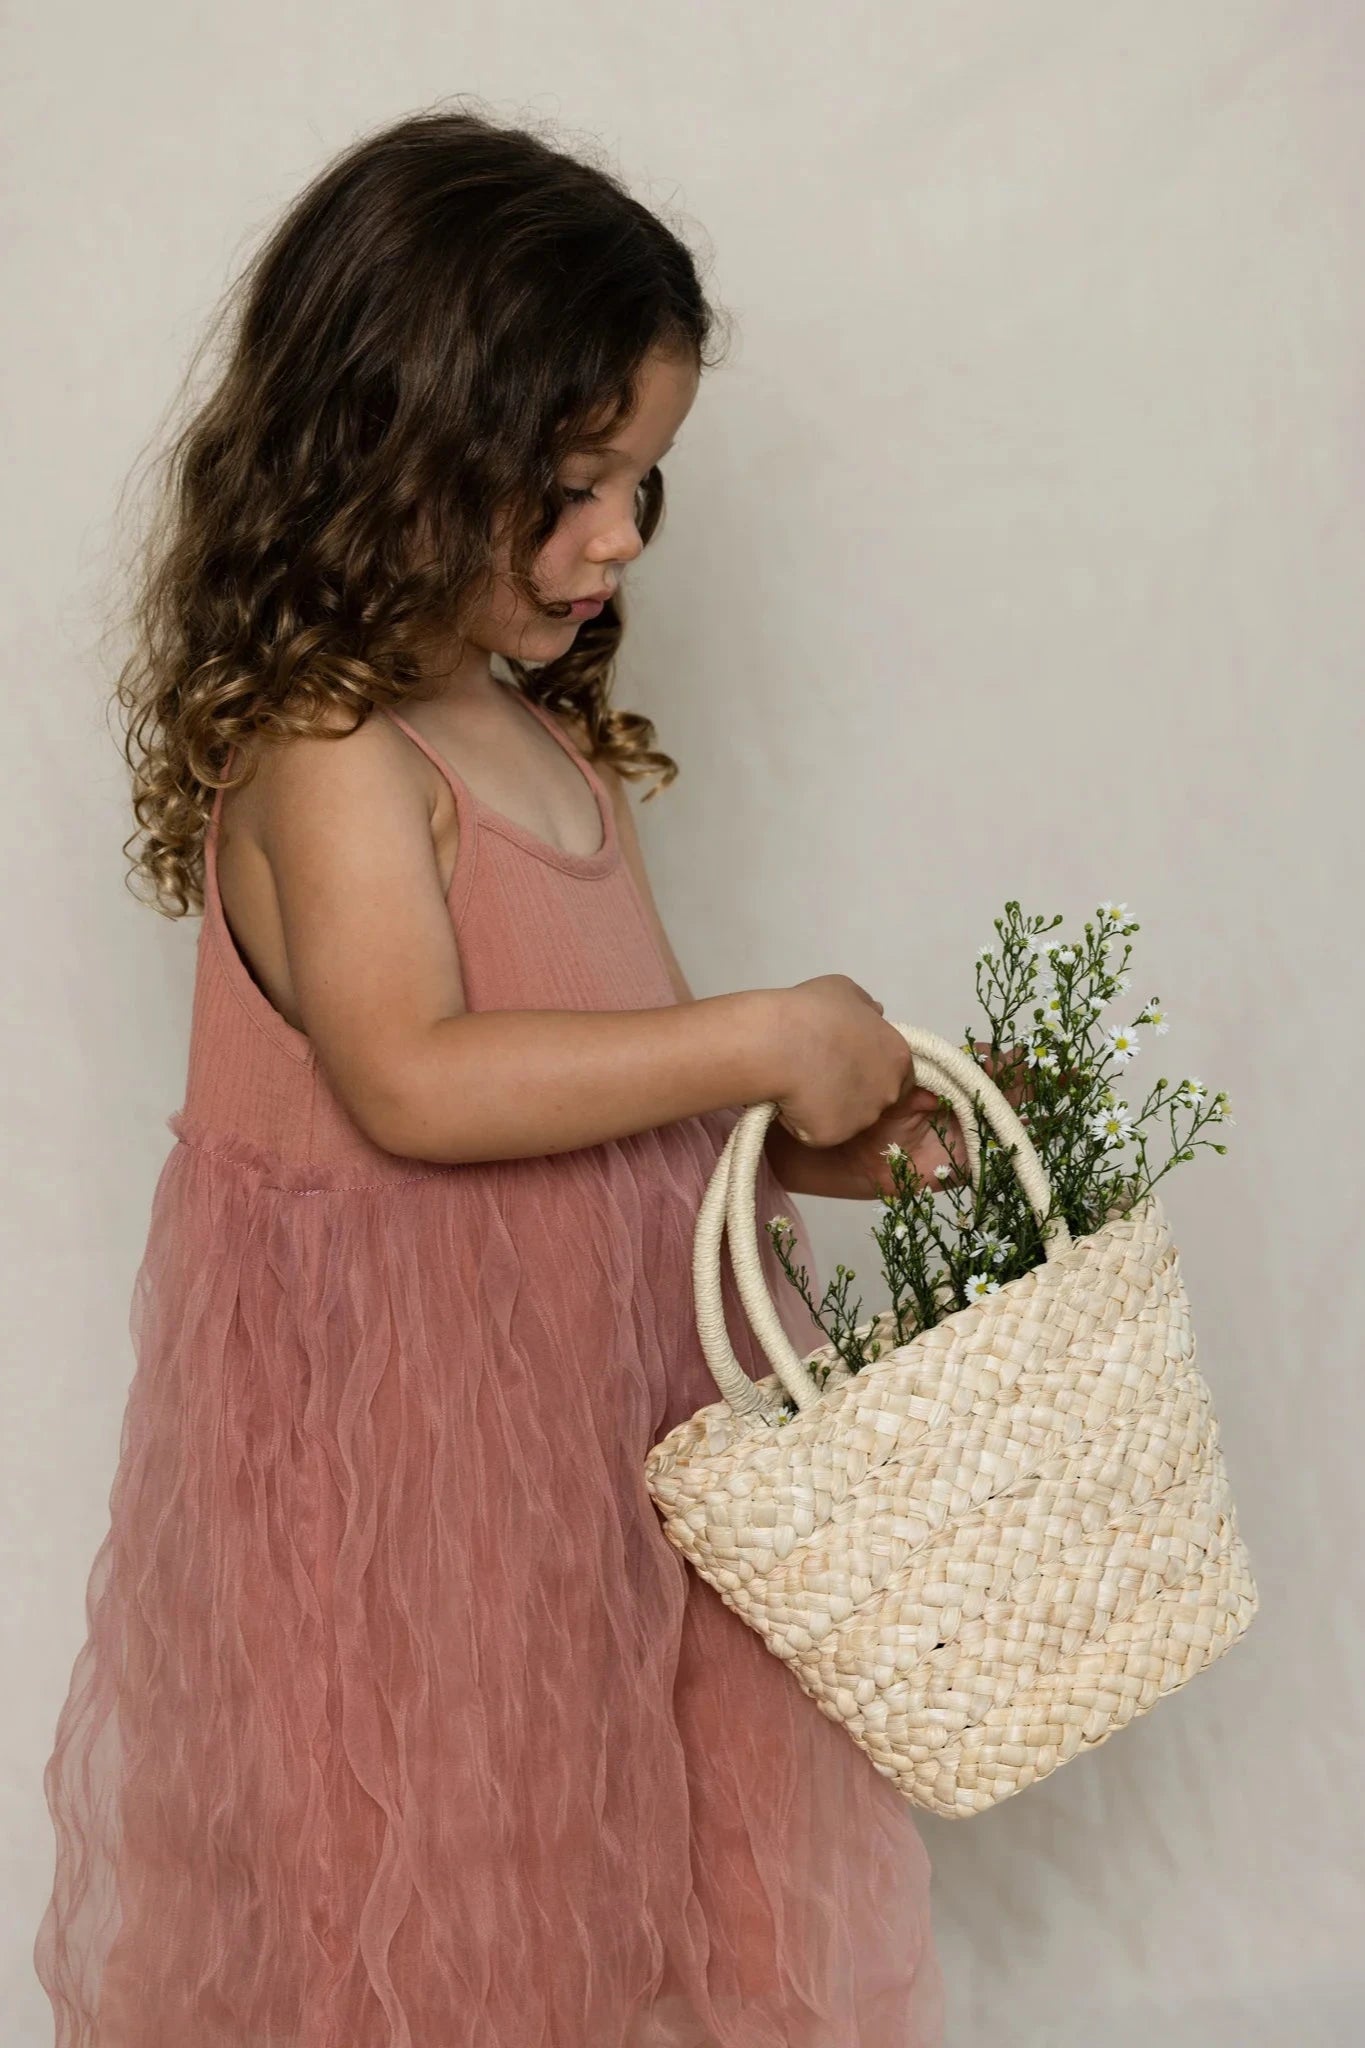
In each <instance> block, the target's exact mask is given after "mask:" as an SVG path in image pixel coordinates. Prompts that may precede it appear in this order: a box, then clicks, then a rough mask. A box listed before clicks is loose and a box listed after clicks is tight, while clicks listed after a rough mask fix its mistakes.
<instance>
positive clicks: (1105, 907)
mask: <svg viewBox="0 0 1365 2048" xmlns="http://www.w3.org/2000/svg"><path fill="white" fill-rule="evenodd" d="M1098 916H1099V917H1100V919H1101V922H1102V923H1103V924H1106V925H1121V924H1131V923H1132V922H1133V920H1132V918H1131V917H1130V916H1129V914H1128V905H1127V904H1126V903H1114V902H1111V901H1110V900H1109V899H1108V898H1106V900H1105V901H1104V902H1103V903H1101V905H1100V907H1099V911H1098Z"/></svg>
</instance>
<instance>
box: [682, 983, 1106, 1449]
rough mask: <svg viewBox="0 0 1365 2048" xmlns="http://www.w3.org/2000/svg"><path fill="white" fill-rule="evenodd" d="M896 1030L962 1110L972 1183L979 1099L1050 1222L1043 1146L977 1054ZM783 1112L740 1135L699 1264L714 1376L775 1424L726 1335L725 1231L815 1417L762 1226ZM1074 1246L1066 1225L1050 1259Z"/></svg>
mask: <svg viewBox="0 0 1365 2048" xmlns="http://www.w3.org/2000/svg"><path fill="white" fill-rule="evenodd" d="M888 1021H889V1020H888ZM892 1028H893V1029H894V1030H896V1031H899V1032H900V1034H901V1036H902V1037H903V1038H904V1039H905V1041H906V1043H907V1045H908V1046H909V1047H910V1049H911V1051H912V1052H913V1054H914V1056H915V1079H916V1082H917V1083H918V1085H919V1086H920V1087H922V1088H931V1089H933V1090H934V1092H935V1093H936V1094H939V1095H945V1096H946V1097H947V1098H948V1101H949V1102H950V1104H951V1105H952V1108H953V1110H954V1111H955V1113H956V1115H957V1120H958V1123H959V1124H960V1125H961V1128H962V1135H963V1138H964V1140H965V1142H966V1147H967V1174H968V1178H969V1179H970V1180H973V1181H976V1180H979V1178H980V1173H981V1156H980V1146H979V1144H978V1141H977V1134H976V1118H975V1115H974V1103H975V1100H977V1099H979V1101H980V1104H981V1109H982V1113H983V1115H984V1117H985V1120H986V1122H987V1123H988V1124H989V1125H990V1126H991V1128H992V1130H993V1131H994V1132H995V1135H996V1137H997V1138H998V1139H999V1140H1000V1142H1001V1144H1002V1145H1005V1146H1010V1145H1015V1146H1017V1147H1018V1150H1017V1151H1016V1153H1015V1155H1014V1160H1013V1165H1014V1171H1015V1175H1016V1178H1017V1179H1018V1181H1019V1184H1020V1186H1021V1187H1022V1189H1023V1191H1024V1196H1025V1198H1026V1200H1027V1201H1028V1204H1029V1207H1030V1208H1031V1209H1032V1211H1033V1213H1034V1216H1035V1217H1036V1218H1037V1219H1038V1220H1039V1222H1041V1221H1042V1219H1043V1217H1044V1216H1045V1215H1046V1214H1047V1212H1048V1209H1049V1208H1050V1207H1051V1204H1052V1188H1051V1185H1050V1183H1049V1181H1048V1177H1047V1174H1046V1172H1045V1171H1044V1168H1043V1163H1042V1161H1041V1160H1040V1159H1039V1157H1038V1154H1037V1151H1036V1150H1035V1148H1034V1144H1033V1141H1032V1139H1031V1138H1030V1137H1029V1134H1028V1132H1027V1130H1026V1129H1025V1128H1024V1126H1023V1124H1022V1123H1021V1122H1020V1121H1019V1118H1018V1117H1017V1116H1016V1114H1015V1112H1014V1108H1013V1105H1012V1104H1011V1103H1010V1101H1009V1100H1008V1098H1007V1097H1006V1096H1005V1095H1004V1094H1003V1093H1002V1092H1001V1090H1000V1089H999V1087H998V1086H997V1085H996V1083H995V1082H994V1081H993V1080H992V1079H991V1077H990V1075H989V1074H988V1073H987V1072H986V1070H985V1069H984V1067H982V1066H981V1065H979V1063H978V1062H977V1061H976V1060H975V1059H973V1058H972V1056H971V1055H970V1054H969V1053H966V1052H964V1051H963V1050H962V1048H961V1047H960V1046H956V1045H952V1044H950V1043H949V1041H948V1040H947V1039H946V1038H941V1037H940V1036H939V1034H938V1033H937V1032H935V1031H923V1030H920V1029H919V1028H918V1027H917V1026H915V1025H913V1024H894V1025H893V1026H892ZM777 1112H778V1104H777V1103H776V1102H755V1103H753V1104H751V1105H750V1107H749V1108H747V1109H746V1110H745V1111H744V1112H743V1114H742V1115H741V1116H740V1117H739V1118H738V1120H737V1121H736V1123H735V1124H734V1126H733V1128H732V1129H731V1131H730V1134H729V1136H728V1137H727V1139H726V1141H725V1145H724V1147H723V1149H722V1151H721V1154H720V1157H719V1158H718V1159H717V1161H716V1165H715V1169H714V1171H713V1173H712V1175H711V1179H710V1181H709V1183H708V1185H707V1188H706V1192H705V1194H704V1195H703V1197H702V1201H701V1207H700V1209H699V1211H698V1214H697V1228H696V1234H695V1238H694V1241H693V1259H692V1280H693V1288H694V1292H695V1296H696V1317H697V1334H698V1336H699V1337H700V1339H701V1346H702V1350H703V1352H704V1353H705V1356H706V1362H707V1364H708V1365H709V1366H710V1368H711V1375H712V1377H713V1379H714V1380H715V1382H716V1385H717V1386H718V1387H719V1388H720V1391H721V1393H722V1394H723V1395H724V1396H725V1399H726V1400H727V1401H728V1402H729V1404H730V1406H731V1408H732V1409H734V1411H735V1412H736V1414H739V1415H759V1414H761V1415H763V1416H765V1418H770V1417H771V1414H772V1412H773V1404H772V1403H771V1401H770V1400H769V1399H767V1398H765V1396H764V1395H763V1394H761V1393H759V1391H758V1389H757V1386H756V1384H755V1382H754V1381H753V1380H752V1379H751V1378H750V1377H749V1375H748V1373H747V1372H745V1370H744V1368H743V1367H742V1366H741V1365H740V1364H739V1362H738V1360H737V1359H736V1357H735V1354H734V1352H733V1350H732V1349H731V1346H730V1340H729V1337H728V1335H727V1332H726V1329H725V1318H724V1313H723V1310H722V1306H721V1291H720V1240H721V1233H722V1230H727V1229H728V1237H729V1245H730V1259H731V1263H732V1265H733V1266H734V1270H735V1279H736V1281H737V1283H738V1286H739V1294H740V1299H741V1301H742V1302H743V1304H744V1309H745V1313H746V1315H747V1317H748V1320H749V1323H750V1325H751V1327H752V1329H753V1331H754V1334H755V1336H756V1337H757V1338H758V1341H759V1343H760V1344H761V1345H762V1347H763V1351H764V1353H765V1355H766V1357H767V1359H768V1361H769V1363H770V1364H771V1366H772V1368H773V1371H774V1372H775V1373H776V1374H777V1377H778V1379H779V1381H780V1382H781V1384H782V1385H783V1386H784V1387H785V1388H786V1390H787V1392H788V1393H789V1394H790V1395H791V1397H792V1399H793V1401H795V1403H796V1405H797V1407H798V1408H808V1407H809V1406H810V1405H811V1404H812V1402H815V1401H818V1400H819V1399H820V1395H821V1389H820V1387H819V1386H818V1385H817V1383H816V1380H815V1376H814V1374H813V1373H812V1372H811V1370H810V1367H809V1366H808V1365H806V1364H805V1363H804V1361H803V1360H802V1359H800V1358H798V1357H797V1354H796V1352H795V1350H794V1349H793V1346H792V1343H791V1339H790V1338H789V1337H788V1335H787V1333H786V1331H785V1329H784V1328H783V1326H782V1323H781V1321H780V1320H779V1318H778V1314H777V1310H776V1309H775V1307H774V1306H773V1301H772V1296H771V1295H770V1294H769V1292H768V1288H767V1283H766V1281H765V1280H764V1277H763V1267H762V1264H761V1261H760V1257H759V1248H758V1234H757V1230H756V1227H755V1218H754V1204H755V1200H756V1196H757V1177H758V1161H759V1155H760V1154H761V1152H762V1150H763V1143H764V1139H765V1136H766V1134H767V1129H768V1125H769V1124H770V1123H771V1122H772V1120H773V1118H774V1117H775V1116H776V1115H777ZM1070 1243H1071V1233H1070V1231H1069V1230H1068V1229H1067V1226H1066V1223H1065V1222H1064V1220H1063V1219H1062V1218H1061V1217H1060V1216H1059V1217H1056V1218H1054V1220H1053V1224H1052V1227H1051V1229H1050V1230H1049V1232H1048V1235H1047V1237H1046V1239H1045V1240H1044V1254H1045V1257H1046V1259H1047V1260H1048V1261H1049V1262H1051V1261H1052V1260H1055V1259H1059V1258H1061V1257H1062V1255H1063V1253H1064V1252H1065V1251H1066V1250H1067V1248H1068V1247H1069V1245H1070Z"/></svg>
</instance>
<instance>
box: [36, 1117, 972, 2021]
mask: <svg viewBox="0 0 1365 2048" xmlns="http://www.w3.org/2000/svg"><path fill="white" fill-rule="evenodd" d="M736 1114H738V1112H736V1111H723V1112H722V1111H718V1112H713V1113H710V1114H708V1115H706V1116H702V1117H695V1118H687V1119H684V1120H683V1121H682V1122H679V1123H676V1124H671V1125H667V1126H664V1127H662V1128H660V1129H658V1130H654V1131H646V1132H642V1133H639V1134H636V1135H634V1136H631V1137H629V1138H626V1139H622V1140H617V1141H613V1142H611V1143H609V1144H604V1145H598V1146H592V1147H587V1148H583V1149H581V1150H579V1151H576V1152H573V1153H562V1154H559V1155H557V1156H556V1157H554V1158H552V1159H545V1158H540V1159H528V1160H510V1161H496V1162H489V1163H481V1164H478V1165H472V1166H455V1167H442V1168H436V1169H427V1170H425V1171H417V1170H415V1171H414V1172H413V1174H412V1175H411V1177H409V1178H405V1179H399V1180H397V1181H389V1182H387V1183H384V1184H383V1185H379V1186H374V1187H356V1186H343V1185H340V1184H339V1179H340V1177H339V1176H337V1177H335V1179H334V1177H332V1176H330V1175H329V1174H328V1172H327V1171H326V1170H321V1171H314V1170H312V1169H296V1168H282V1167H281V1165H280V1163H279V1162H278V1161H275V1160H273V1159H271V1157H270V1156H269V1155H268V1154H265V1153H261V1152H259V1151H257V1150H256V1149H255V1148H254V1147H253V1146H251V1145H249V1144H248V1143H246V1142H245V1141H244V1140H242V1139H239V1138H232V1137H229V1138H226V1139H224V1138H223V1137H221V1136H218V1135H214V1134H211V1133H208V1132H204V1131H200V1130H197V1129H195V1127H194V1126H193V1125H192V1124H189V1123H187V1122H186V1121H185V1119H184V1118H183V1116H178V1117H175V1118H172V1119H171V1128H172V1130H173V1131H175V1132H176V1134H177V1143H176V1144H175V1146H174V1147H173V1149H172V1150H171V1152H170V1154H169V1155H168V1157H167V1159H166V1162H165V1165H164V1167H163V1169H162V1172H161V1176H160V1179H159V1181H158V1184H157V1188H156V1193H155V1197H154V1202H153V1209H152V1216H151V1223H150V1229H149V1233H148V1240H147V1247H146V1252H145V1255H144V1258H143V1261H142V1264H141V1266H140V1269H139V1271H138V1275H137V1279H136V1283H135V1287H134V1294H133V1304H132V1313H131V1328H132V1335H133V1341H134V1350H135V1358H136V1368H135V1371H134V1375H133V1380H132V1385H131V1388H130V1392H129V1397H128V1405H127V1409H126V1415H125V1420H124V1428H123V1439H122V1446H121V1452H120V1458H119V1463H118V1469H117V1474H116V1477H115V1480H114V1485H113V1491H112V1494H111V1498H110V1526H109V1531H108V1534H107V1536H106V1538H105V1540H104V1542H103V1543H102V1545H101V1547H100V1550H99V1552H98V1554H97V1556H96V1558H95V1561H94V1565H93V1568H92V1574H91V1580H90V1588H89V1594H88V1601H87V1615H88V1624H89V1626H88V1634H87V1637H86V1640H85V1643H84V1645H83V1647H82V1649H81V1651H80V1654H79V1656H78V1658H77V1661H76V1665H75V1669H74V1671H73V1674H72V1681H71V1689H70V1693H69V1696H68V1699H67V1701H66V1704H65V1706H64V1708H63V1711H62V1715H61V1719H60V1722H59V1724H58V1729H57V1735H56V1742H55V1748H54V1753H53V1755H52V1758H51V1761H50V1763H49V1765H48V1769H47V1773H46V1778H45V1784H46V1789H47V1794H48V1799H49V1803H50V1808H51V1812H52V1816H53V1821H54V1824H55V1829H56V1841H57V1863H56V1879H55V1885H54V1889H53V1894H52V1898H51V1902H50V1904H49V1905H48V1908H47V1911H46V1913H45V1916H44V1918H43V1921H42V1926H41V1929H40V1930H39V1933H38V1938H37V1945H36V1950H35V1962H36V1964H37V1968H38V1973H39V1976H40V1978H41V1980H42V1982H43V1984H44V1986H45V1987H46V1989H47V1991H48V1993H49V1996H50V1998H51V2000H52V2004H53V2009H54V2013H55V2017H56V2023H57V2048H938V2044H939V2042H940V2040H941V2028H942V1989H941V1983H940V1976H939V1970H938V1964H937V1959H936V1956H935V1952H934V1947H933V1941H932V1935H931V1931H930V1922H929V1862H928V1858H927V1855H926V1853H925V1850H924V1847H923V1845H922V1843H921V1840H920V1837H919V1834H918V1832H917V1830H916V1827H915V1825H914V1822H913V1818H912V1813H911V1809H910V1808H909V1807H908V1806H907V1804H906V1802H905V1801H904V1800H903V1798H902V1797H901V1795H900V1794H899V1793H898V1792H897V1791H896V1789H895V1787H894V1786H893V1785H892V1784H891V1783H890V1782H889V1781H888V1780H887V1779H885V1778H883V1777H882V1776H881V1775H880V1774H879V1773H878V1772H876V1771H875V1770H874V1769H873V1767H872V1765H871V1763H870V1762H869V1761H868V1759H867V1758H866V1757H865V1756H864V1755H863V1753H862V1752H861V1751H860V1750H859V1749H858V1748H857V1747H856V1746H855V1745H854V1744H853V1743H852V1742H851V1741H850V1740H849V1738H848V1736H847V1735H846V1734H845V1733H844V1732H843V1731H842V1730H841V1729H839V1728H838V1727H836V1726H835V1725H834V1724H833V1723H832V1722H830V1721H828V1720H826V1719H825V1717H824V1716H823V1715H822V1714H821V1713H820V1712H819V1710H818V1709H817V1708H816V1707H815V1705H814V1704H813V1703H812V1702H811V1701H810V1700H808V1699H807V1698H806V1696H805V1695H804V1694H803V1693H802V1692H801V1691H800V1689H799V1687H798V1686H797V1685H796V1683H795V1681H794V1680H793V1679H792V1677H791V1676H790V1674H789V1673H788V1672H787V1671H786V1670H785V1669H784V1668H783V1666H782V1665H781V1664H780V1662H779V1661H778V1660H777V1659H776V1658H775V1657H774V1656H773V1655H772V1654H771V1653H770V1652H769V1651H768V1650H767V1649H766V1648H765V1647H764V1645H763V1643H762V1642H761V1640H760V1639H759V1637H758V1636H757V1635H755V1634H754V1633H753V1631H752V1630H750V1629H749V1628H748V1627H747V1626H746V1625H745V1624H744V1623H743V1622H742V1621H741V1620H740V1619H739V1618H738V1617H737V1616H736V1615H735V1614H733V1613H732V1612H731V1610H730V1609H728V1608H727V1607H726V1606H725V1604H724V1602H723V1601H722V1600H721V1599H720V1597H719V1595H718V1594H716V1593H715V1592H714V1591H713V1589H712V1588H710V1587H709V1586H707V1585H706V1584H705V1583H704V1582H703V1581H702V1580H701V1579H699V1578H698V1577H697V1576H696V1574H695V1573H694V1572H693V1571H692V1570H691V1567H690V1566H688V1565H686V1564H685V1562H684V1561H683V1559H682V1558H681V1557H680V1556H679V1555H678V1554H677V1553H676V1552H675V1551H674V1550H673V1549H672V1548H671V1546H670V1545H669V1544H668V1542H667V1541H666V1539H665V1538H664V1536H663V1533H662V1528H661V1525H660V1522H659V1519H658V1515H657V1512H656V1510H655V1508H654V1506H653V1503H652V1501H651V1500H650V1498H649V1495H648V1492H647V1490H646V1488H645V1484H644V1479H643V1473H642V1464H643V1459H644V1455H645V1452H646V1450H647V1449H648V1447H649V1445H650V1444H651V1443H652V1442H654V1441H655V1440H656V1439H657V1438H658V1437H659V1436H660V1435H662V1434H663V1433H664V1431H665V1430H666V1429H668V1428H669V1427H671V1426H672V1425H673V1423H675V1422H677V1421H679V1420H681V1419H682V1418H683V1417H684V1416H685V1415H688V1414H691V1413H692V1412H693V1410H694V1409H696V1408H697V1407H699V1406H701V1405H703V1404H704V1403H707V1402H710V1401H714V1400H716V1399H717V1398H719V1397H718V1393H717V1389H716V1386H715V1382H714V1381H713V1380H712V1378H711V1376H710V1373H709V1371H708V1370H707V1368H706V1364H705V1361H704V1359H703V1357H702V1354H701V1350H700V1346H699V1343H698V1341H697V1336H696V1329H695V1324H694V1322H693V1314H692V1288H691V1251H692V1232H693V1228H694V1225H695V1220H696V1212H697V1204H698V1202H699V1200H700V1196H701V1192H702V1189H703V1188H704V1186H705V1182H706V1179H707V1177H708V1176H709V1174H710V1172H711V1170H712V1167H713V1165H714V1162H715V1159H716V1156H717V1153H718V1152H719V1149H720V1146H721V1144H722V1143H723V1142H724V1139H725V1136H726V1134H727V1133H728V1130H729V1128H730V1126H731V1124H732V1122H733V1120H734V1117H735V1115H736ZM414 1164H415V1163H414ZM758 1202H759V1211H758V1213H759V1216H760V1220H766V1218H767V1217H768V1216H769V1215H771V1214H773V1213H775V1212H776V1211H778V1210H781V1211H784V1212H785V1213H787V1214H788V1215H790V1216H791V1217H792V1220H793V1223H794V1224H796V1225H797V1227H798V1230H799V1233H800V1235H799V1239H798V1246H797V1255H798V1257H804V1258H805V1260H806V1263H807V1265H808V1267H809V1269H810V1271H811V1273H812V1274H813V1273H814V1272H815V1262H814V1259H813V1258H812V1256H811V1253H810V1246H809V1240H808V1239H807V1237H806V1234H805V1226H804V1223H803V1222H802V1219H801V1218H800V1214H799V1211H798V1210H796V1208H795V1206H794V1204H793V1202H792V1199H791V1197H790V1196H789V1195H788V1194H787V1193H786V1192H785V1191H784V1190H783V1189H782V1188H781V1187H780V1185H779V1183H778V1182H777V1181H776V1179H775V1177H774V1176H773V1174H772V1172H771V1169H770V1168H769V1167H767V1166H766V1164H765V1165H764V1166H763V1171H762V1176H761V1179H760V1184H759V1190H758ZM761 1241H762V1243H763V1245H764V1254H765V1259H766V1260H767V1262H768V1271H769V1273H770V1278H771V1282H772V1291H773V1294H774V1297H775V1299H776V1300H777V1301H778V1304H779V1310H780V1313H781V1314H782V1316H783V1320H784V1322H785V1323H786V1324H787V1327H788V1329H789V1331H790V1333H791V1336H792V1339H793V1342H794V1343H796V1345H797V1347H798V1349H801V1350H805V1349H808V1348H809V1347H810V1345H811V1344H813V1343H815V1342H816V1341H818V1338H819V1335H820V1333H819V1331H818V1330H817V1329H816V1328H815V1326H814V1325H813V1324H812V1323H811V1321H810V1319H809V1317H808V1316H807V1313H806V1310H805V1308H804V1306H803V1304H802V1303H801V1301H800V1298H799V1296H798V1295H797V1293H796V1291H795V1290H794V1289H793V1288H792V1287H791V1286H790V1284H789V1283H788V1282H787V1281H786V1279H785V1277H784V1276H783V1274H782V1271H781V1268H780V1266H779V1265H778V1264H777V1263H776V1255H775V1253H774V1252H773V1251H772V1247H771V1245H770V1244H769V1243H768V1241H767V1238H766V1234H764V1235H763V1237H762V1240H761ZM724 1284H725V1290H726V1300H727V1305H728V1308H729V1310H730V1318H729V1322H730V1329H731V1333H732V1339H733V1342H734V1345H735V1350H736V1352H737V1354H738V1355H739V1357H740V1358H741V1360H742V1361H744V1362H745V1364H746V1365H747V1366H748V1368H749V1370H750V1371H751V1372H753V1373H754V1374H755V1376H759V1375H761V1374H762V1373H763V1372H765V1371H767V1369H768V1368H767V1365H766V1362H765V1361H764V1360H763V1359H762V1356H761V1353H759V1351H758V1349H757V1346H756V1344H755V1343H754V1341H753V1340H752V1339H751V1338H750V1337H749V1334H748V1332H747V1329H746V1327H745V1325H744V1324H743V1321H742V1318H741V1316H740V1314H739V1311H738V1298H737V1295H736V1294H735V1292H734V1287H733V1275H732V1274H731V1272H730V1270H729V1267H728V1262H727V1264H726V1268H725V1282H724Z"/></svg>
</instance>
